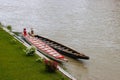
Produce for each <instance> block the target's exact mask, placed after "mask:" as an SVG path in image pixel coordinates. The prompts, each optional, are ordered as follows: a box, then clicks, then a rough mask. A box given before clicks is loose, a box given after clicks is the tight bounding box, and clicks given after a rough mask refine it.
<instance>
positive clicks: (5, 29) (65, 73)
mask: <svg viewBox="0 0 120 80" xmlns="http://www.w3.org/2000/svg"><path fill="white" fill-rule="evenodd" d="M2 28H3V30H4V31H6V32H7V33H9V34H10V35H11V36H13V37H14V38H15V39H17V40H18V41H19V42H20V43H22V44H23V45H24V46H26V47H30V45H29V44H27V43H26V42H25V41H23V40H22V39H20V38H19V37H18V36H17V35H16V34H14V32H15V31H14V32H12V31H9V30H8V29H7V27H6V26H4V25H2ZM18 33H20V32H18ZM36 54H37V55H38V56H39V57H42V58H45V59H49V58H47V57H46V56H44V55H43V54H42V53H40V52H39V51H36ZM58 70H59V71H60V72H61V73H62V74H63V75H65V76H66V77H68V78H69V79H70V80H77V79H76V78H74V77H73V76H72V75H71V74H69V73H68V72H66V71H65V70H64V69H63V68H62V67H60V66H58Z"/></svg>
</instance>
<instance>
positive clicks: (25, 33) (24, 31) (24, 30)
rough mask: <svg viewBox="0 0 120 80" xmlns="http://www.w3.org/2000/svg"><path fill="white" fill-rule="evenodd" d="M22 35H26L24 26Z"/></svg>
mask: <svg viewBox="0 0 120 80" xmlns="http://www.w3.org/2000/svg"><path fill="white" fill-rule="evenodd" d="M23 35H24V36H26V35H27V31H26V28H24V29H23Z"/></svg>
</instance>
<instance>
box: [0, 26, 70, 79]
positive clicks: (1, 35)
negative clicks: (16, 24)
mask: <svg viewBox="0 0 120 80" xmlns="http://www.w3.org/2000/svg"><path fill="white" fill-rule="evenodd" d="M1 27H2V25H0V57H1V58H0V65H1V66H0V80H16V79H17V80H40V79H42V80H51V79H52V80H61V79H62V78H64V80H68V78H66V77H65V76H63V75H62V74H61V73H60V72H59V71H57V72H56V73H49V72H46V71H45V66H44V64H42V63H37V62H36V61H35V60H36V59H37V58H39V56H38V55H34V56H31V57H28V56H26V55H25V52H24V51H23V49H25V48H26V47H25V46H24V45H23V44H21V43H20V42H18V41H17V40H16V39H14V38H13V36H11V35H9V34H8V33H7V32H5V31H4V30H3V29H2V28H1Z"/></svg>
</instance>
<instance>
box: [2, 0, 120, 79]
mask: <svg viewBox="0 0 120 80" xmlns="http://www.w3.org/2000/svg"><path fill="white" fill-rule="evenodd" d="M0 22H2V23H3V24H4V25H8V24H10V25H12V28H13V30H15V31H22V29H23V28H24V27H26V28H27V29H30V28H33V29H34V31H35V33H36V34H39V35H42V36H45V37H47V38H50V39H52V40H55V41H57V42H59V43H62V44H64V45H66V46H69V47H71V48H73V49H75V50H77V51H79V52H82V53H84V54H86V55H88V56H89V57H90V60H79V61H77V60H74V59H71V58H68V59H69V62H68V63H66V64H64V65H63V66H64V68H65V69H66V70H67V71H68V72H69V73H70V74H72V75H73V76H74V77H75V78H77V79H78V80H120V0H0Z"/></svg>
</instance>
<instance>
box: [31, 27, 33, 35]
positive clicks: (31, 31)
mask: <svg viewBox="0 0 120 80" xmlns="http://www.w3.org/2000/svg"><path fill="white" fill-rule="evenodd" d="M31 35H32V36H34V31H33V28H31Z"/></svg>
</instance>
